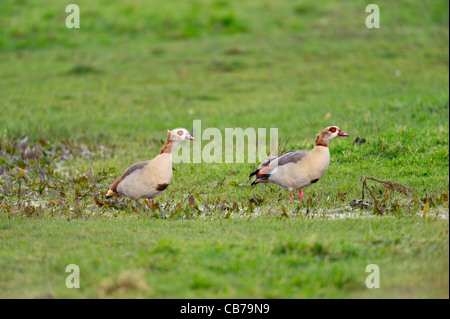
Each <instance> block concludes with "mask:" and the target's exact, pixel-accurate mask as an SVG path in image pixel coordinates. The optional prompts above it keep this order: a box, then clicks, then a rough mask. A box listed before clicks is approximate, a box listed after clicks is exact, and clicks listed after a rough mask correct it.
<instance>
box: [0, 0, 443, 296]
mask: <svg viewBox="0 0 450 319" xmlns="http://www.w3.org/2000/svg"><path fill="white" fill-rule="evenodd" d="M69 3H70V2H67V1H50V0H42V1H39V3H37V2H33V1H26V0H22V1H12V0H4V1H1V3H0V132H1V134H2V137H1V139H0V229H1V236H2V240H1V245H2V246H1V247H2V249H1V250H0V256H1V257H0V265H1V267H0V274H1V275H0V276H1V277H0V296H4V297H8V296H11V297H18V296H27V297H40V296H45V295H46V294H50V295H52V296H54V297H65V296H68V297H104V296H105V297H112V296H121V297H134V296H141V297H142V296H149V297H278V298H280V297H281V298H283V297H289V298H296V297H341V296H342V297H385V296H389V297H396V296H401V297H446V298H448V235H444V234H446V232H447V233H448V188H449V170H448V161H449V92H448V85H449V81H448V79H449V72H448V65H449V64H448V63H449V58H448V57H449V54H448V53H449V52H448V47H449V41H448V36H449V32H448V21H449V18H448V10H449V9H448V1H431V0H430V1H422V2H416V1H412V0H401V1H395V2H392V1H384V0H383V1H378V2H377V4H378V5H379V6H380V12H381V28H380V29H376V30H375V29H367V28H366V27H365V18H366V15H367V14H366V13H365V6H366V5H367V4H369V3H370V2H366V3H363V2H353V1H321V2H320V4H319V3H317V2H314V1H298V2H296V1H287V0H286V1H277V2H276V3H272V2H264V1H257V0H247V1H238V0H233V1H221V0H216V1H206V0H198V1H183V2H180V3H177V5H176V7H174V5H173V4H169V3H168V2H167V1H152V3H151V5H149V4H148V3H147V2H145V1H142V0H134V1H127V2H123V3H115V4H114V5H112V4H110V2H109V1H95V2H93V1H86V0H81V1H77V4H78V5H79V7H80V10H81V28H80V29H67V28H66V27H65V18H66V16H67V14H66V13H65V6H66V5H67V4H69ZM193 120H201V121H202V128H203V129H205V128H207V127H217V128H219V129H220V130H221V131H222V132H224V131H225V128H236V127H242V128H247V127H253V128H259V127H261V128H264V127H265V128H269V127H276V128H278V130H279V131H278V134H279V137H280V146H281V148H283V146H284V145H286V150H293V149H298V148H302V149H310V148H312V146H313V144H314V138H315V134H316V133H318V132H320V130H322V129H323V128H324V127H326V126H329V125H338V126H339V127H341V128H342V129H343V130H344V131H345V132H347V133H349V134H350V135H351V137H350V138H349V139H339V140H336V141H333V142H332V143H331V144H330V152H331V163H330V167H329V169H328V171H327V173H326V175H325V177H324V178H323V179H322V180H321V181H320V182H318V183H316V184H314V185H312V186H311V187H308V188H306V189H305V190H304V193H305V197H306V198H308V197H309V198H310V199H309V202H308V205H307V204H306V203H298V202H297V203H290V202H289V201H287V200H286V198H287V196H286V193H282V197H280V198H277V199H275V200H274V198H275V194H276V192H277V191H278V188H277V187H275V186H269V185H265V187H264V189H265V190H266V193H263V192H262V191H261V190H260V189H259V187H254V188H250V187H242V186H239V185H240V184H242V183H245V182H246V180H247V176H248V173H249V172H250V171H251V170H252V169H253V168H254V164H249V163H245V164H205V163H202V164H175V165H174V169H175V171H174V179H173V182H172V184H171V185H170V187H169V188H168V190H167V191H166V192H165V193H164V194H163V195H162V196H161V197H159V198H157V199H156V200H155V201H156V202H159V206H157V205H156V206H154V207H152V208H148V207H142V206H140V207H136V205H135V203H134V202H131V201H128V200H119V201H118V202H117V203H116V202H114V201H111V200H105V199H104V198H103V196H102V194H101V192H105V191H106V190H107V189H108V187H109V185H110V184H111V183H112V182H113V181H114V179H115V178H116V177H117V176H118V175H119V174H120V173H121V172H122V171H123V170H124V169H126V168H127V167H128V166H130V165H131V164H133V163H135V162H138V161H142V160H146V159H149V158H152V157H153V156H155V155H156V154H158V152H159V149H160V147H161V146H162V144H163V140H164V138H165V134H166V130H167V129H173V128H176V127H185V128H187V129H188V130H191V131H192V123H193ZM195 134H198V133H197V132H194V135H195ZM25 137H28V139H27V140H23V139H24V138H25ZM356 137H360V138H365V139H366V143H365V144H363V145H356V144H352V141H353V139H354V138H356ZM206 143H207V141H203V145H205V144H206ZM361 176H366V177H373V178H376V179H379V180H384V181H385V180H390V181H394V182H396V183H400V184H402V185H406V186H408V187H410V188H411V192H409V193H407V194H402V193H399V192H396V191H393V190H390V191H389V194H387V193H386V194H387V196H386V199H385V200H383V199H382V198H383V195H384V194H385V193H384V192H385V189H384V187H383V186H382V185H379V184H377V183H374V182H371V181H369V182H368V185H369V187H370V188H369V189H370V190H371V192H372V193H373V195H374V197H376V199H377V201H378V202H379V203H378V204H379V205H377V207H375V208H374V207H373V206H369V207H367V208H365V209H354V208H352V207H351V202H352V201H354V200H359V199H361V187H362V185H361V183H360V178H361ZM344 193H345V194H344ZM343 194H344V195H343ZM370 199H371V197H370V195H369V194H368V193H367V191H366V200H370ZM426 203H428V206H426ZM425 207H429V208H430V209H429V211H428V212H427V213H426V214H425V215H426V216H425V218H423V215H424V209H425ZM425 212H426V209H425ZM342 214H346V215H350V216H352V215H356V216H359V215H360V214H362V215H363V216H366V215H367V214H368V215H373V214H377V215H381V214H383V216H377V217H376V218H358V219H350V220H342V221H332V219H333V218H334V217H336V216H340V215H342ZM437 215H439V216H444V217H445V218H446V219H441V218H440V217H439V218H436V216H437ZM284 217H288V218H286V219H284ZM279 218H282V219H279ZM435 218H436V220H435ZM80 219H81V220H82V221H79V220H80ZM248 219H250V220H249V221H248ZM255 219H256V220H255ZM417 223H420V225H421V226H420V227H419V226H417ZM378 227H379V228H378ZM375 228H376V229H378V233H377V236H375V234H373V236H375V237H376V238H378V239H375V244H374V243H373V240H374V239H373V238H374V237H373V236H372V235H369V234H368V233H367V231H368V230H371V229H375ZM11 229H14V233H13V234H14V235H11V234H10V232H11ZM172 229H173V230H175V231H174V232H172V231H171V230H172ZM225 229H226V230H229V233H224V230H225ZM353 232H354V233H353ZM8 234H9V235H8ZM66 234H69V235H67V236H66ZM74 234H85V235H83V236H84V237H83V236H82V235H74ZM239 234H241V235H239ZM244 234H245V236H248V238H247V237H245V236H244ZM314 234H315V235H314ZM400 234H404V236H400ZM68 236H69V237H70V238H73V242H70V243H68V245H69V244H73V245H75V246H76V248H77V252H72V253H69V256H68V257H67V258H66V257H65V256H64V255H63V254H62V252H63V251H66V250H67V248H66V246H64V243H65V242H67V241H66V240H67V239H66V238H68ZM221 236H224V238H223V239H222V237H221ZM241 236H244V237H241ZM314 236H315V237H314ZM366 236H367V237H366ZM378 236H379V237H378ZM104 237H106V238H108V239H104ZM316 237H317V239H314V238H316ZM124 238H126V241H125V242H123V241H124ZM188 239H192V240H188ZM247 239H248V240H247ZM377 240H379V241H380V242H379V244H377V243H378V241H377ZM147 241H148V242H149V246H148V247H149V248H148V249H147V248H144V247H147V245H146V244H145V242H147ZM122 242H123V244H118V243H122ZM283 243H286V245H287V246H286V247H287V248H280V247H284V246H283V245H284V244H283ZM430 243H431V244H430ZM220 245H222V246H220ZM233 245H234V246H233ZM219 246H220V247H222V248H220V247H219ZM36 247H40V248H39V252H40V253H39V254H38V253H35V250H36V249H38V248H36ZM158 247H159V248H158ZM218 247H219V248H218ZM320 247H322V248H320ZM116 248H117V249H116ZM319 248H320V249H323V250H324V251H326V253H325V255H323V254H322V253H318V254H316V252H315V249H319ZM155 249H156V250H155ZM277 249H278V250H280V249H281V250H283V249H284V250H285V252H284V253H274V251H276V250H277ZM320 249H319V250H320ZM347 249H348V251H351V252H352V253H350V254H347V253H346V252H347ZM246 251H248V253H245V252H246ZM99 252H100V253H99ZM141 253H142V255H140V254H141ZM81 256H84V259H83V258H81ZM99 256H103V257H102V258H100V257H99ZM155 256H157V257H155ZM300 256H305V260H306V261H305V260H303V259H301V258H300ZM367 256H371V257H373V259H372V260H368V258H367ZM399 256H400V257H402V258H399ZM46 257H48V258H49V259H48V263H45V262H42V261H43V260H46ZM69 257H71V258H69ZM121 257H125V258H121ZM157 258H160V259H157ZM71 259H76V260H77V261H78V262H79V263H80V266H81V267H82V269H86V277H85V278H84V277H83V278H84V279H83V284H82V285H83V288H82V289H81V290H79V291H72V290H68V289H66V288H65V287H63V284H64V280H62V279H61V278H63V277H64V276H65V273H64V272H63V270H64V267H65V265H64V264H65V263H69V262H70V263H73V262H74V261H70V260H71ZM150 260H154V261H153V262H154V264H151V261H150ZM197 260H203V261H204V263H205V266H203V264H201V263H199V264H197V263H196V261H197ZM260 260H264V263H260ZM158 261H161V264H162V266H161V265H159V262H158ZM183 262H186V263H187V265H188V266H187V268H186V269H184V268H182V266H181V265H182V264H183ZM369 262H372V263H380V266H381V264H382V265H383V267H385V269H386V272H387V273H388V274H392V276H391V275H388V276H384V277H383V278H384V279H382V285H383V289H379V290H377V291H378V292H377V291H373V290H367V289H365V288H364V286H361V285H363V283H364V281H363V279H361V278H365V274H364V268H365V265H366V264H367V263H369ZM219 266H220V267H219ZM252 266H253V267H252ZM61 267H63V268H61ZM159 267H160V268H159ZM221 267H223V268H224V269H221ZM233 267H238V268H237V269H236V271H230V269H234V268H233ZM61 269H62V270H61ZM383 269H384V268H382V271H383ZM431 269H432V270H433V271H431ZM61 271H62V272H61ZM135 271H136V272H135ZM153 272H155V273H157V274H158V277H159V278H160V279H157V278H155V276H154V275H153ZM302 272H305V273H306V274H307V275H306V276H302V275H301V274H300V273H302ZM43 273H45V274H46V276H45V277H42V276H40V275H39V274H43ZM120 276H122V277H121V278H122V279H119V277H120ZM64 278H65V277H64ZM384 280H386V281H384ZM128 281H130V282H131V283H129V285H131V287H135V288H130V289H129V291H127V292H126V293H124V294H120V293H119V292H118V291H122V290H120V289H119V288H117V287H118V285H119V286H120V284H118V282H125V286H126V285H128V283H127V282H128ZM383 281H384V282H385V284H383ZM384 287H385V288H384Z"/></svg>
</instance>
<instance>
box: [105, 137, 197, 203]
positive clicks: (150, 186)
mask: <svg viewBox="0 0 450 319" xmlns="http://www.w3.org/2000/svg"><path fill="white" fill-rule="evenodd" d="M183 140H194V138H193V137H192V136H191V135H189V132H188V131H187V130H185V129H175V130H172V131H167V140H166V143H165V144H164V146H163V147H162V148H161V152H160V153H159V155H158V156H156V157H155V158H154V159H152V160H150V161H145V162H139V163H136V164H134V165H132V166H130V167H129V168H128V169H127V170H125V172H124V173H123V174H122V175H121V176H120V177H119V178H118V179H117V180H116V181H115V182H114V183H113V184H112V186H111V187H110V189H109V190H108V193H107V194H106V198H110V197H111V196H117V195H123V196H126V197H129V198H131V199H134V200H136V201H138V200H140V199H141V198H146V199H149V200H150V202H149V203H150V204H151V203H152V202H151V200H152V199H153V198H155V197H156V196H158V195H160V194H161V193H163V192H164V191H165V190H166V188H167V187H168V186H169V184H170V182H171V181H172V176H173V172H172V150H173V148H174V147H175V145H177V144H178V143H179V142H181V141H183Z"/></svg>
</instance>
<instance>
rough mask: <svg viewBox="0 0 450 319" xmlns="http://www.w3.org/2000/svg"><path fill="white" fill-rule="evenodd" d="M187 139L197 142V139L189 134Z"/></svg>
mask: <svg viewBox="0 0 450 319" xmlns="http://www.w3.org/2000/svg"><path fill="white" fill-rule="evenodd" d="M186 138H187V139H189V140H192V141H195V138H193V137H192V136H190V135H189V134H188V135H186Z"/></svg>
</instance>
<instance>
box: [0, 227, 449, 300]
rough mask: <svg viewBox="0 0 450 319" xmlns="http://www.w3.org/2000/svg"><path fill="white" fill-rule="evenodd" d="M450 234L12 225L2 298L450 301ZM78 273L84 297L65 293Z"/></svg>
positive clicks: (2, 235)
mask: <svg viewBox="0 0 450 319" xmlns="http://www.w3.org/2000/svg"><path fill="white" fill-rule="evenodd" d="M43 229H45V231H46V235H45V236H42V231H43ZM446 230H448V221H445V222H443V221H436V220H421V219H416V220H411V219H403V218H401V219H392V218H370V219H356V220H352V219H345V220H337V221H331V222H330V221H324V220H321V221H320V220H319V221H318V220H305V219H295V220H288V219H282V220H276V219H271V220H261V219H260V220H251V221H247V220H242V219H238V220H228V221H215V222H204V221H177V222H170V223H168V222H165V223H161V222H159V221H154V220H153V221H152V220H144V221H143V220H126V221H124V220H122V221H90V222H86V221H73V222H70V223H67V222H64V221H58V220H37V221H34V220H24V221H21V222H17V221H8V222H6V223H2V226H1V230H0V239H1V240H0V248H1V249H0V269H1V272H0V279H1V280H0V292H1V293H0V296H2V297H13V298H16V297H25V298H28V297H65V298H76V297H90V298H96V297H159V298H240V297H242V296H246V297H248V298H280V297H281V298H318V297H329V298H362V297H364V298H365V297H367V298H369V297H383V298H430V297H434V298H436V297H437V298H441V297H448V263H443V262H440V263H437V262H436V260H444V259H447V260H448V232H446ZM206 242H207V244H205V243H206ZM69 264H77V265H78V266H79V267H80V289H67V288H66V287H65V280H66V276H68V275H69V273H65V267H66V266H67V265H69ZM368 264H377V265H378V266H379V268H380V288H379V289H367V288H366V286H365V280H366V277H367V276H368V275H369V273H366V272H365V271H366V266H367V265H368ZM12 269H14V272H12V271H11V270H12Z"/></svg>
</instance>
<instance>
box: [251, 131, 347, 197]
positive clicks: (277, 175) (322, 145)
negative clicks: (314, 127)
mask: <svg viewBox="0 0 450 319" xmlns="http://www.w3.org/2000/svg"><path fill="white" fill-rule="evenodd" d="M340 136H348V134H347V133H344V132H343V131H342V130H341V129H340V128H339V127H337V126H329V127H327V128H325V129H324V130H322V132H320V133H319V134H317V137H316V144H315V146H314V148H313V149H312V150H311V151H307V150H297V151H291V152H287V153H285V154H283V155H281V156H278V157H271V158H269V159H267V160H265V161H264V162H263V163H261V164H260V165H259V167H258V169H257V170H256V171H254V172H252V173H251V174H250V176H249V180H250V179H251V178H252V176H254V175H256V179H255V180H254V181H253V182H252V184H251V185H255V184H258V183H273V184H278V185H280V186H282V187H284V188H286V189H287V190H288V192H289V199H290V200H291V201H292V200H293V196H292V191H293V190H294V189H298V197H299V198H300V200H303V192H302V188H304V187H307V186H309V185H311V184H314V183H316V182H317V181H319V180H320V179H321V178H322V177H323V175H324V174H325V172H326V171H327V168H328V164H329V163H330V151H329V149H328V142H329V141H331V140H333V139H335V138H336V137H340Z"/></svg>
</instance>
